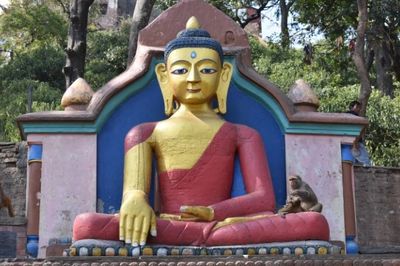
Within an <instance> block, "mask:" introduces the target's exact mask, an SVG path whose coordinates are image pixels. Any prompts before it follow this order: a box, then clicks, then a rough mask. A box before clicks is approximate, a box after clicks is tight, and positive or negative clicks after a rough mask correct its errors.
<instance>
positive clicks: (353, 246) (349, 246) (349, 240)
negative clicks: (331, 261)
mask: <svg viewBox="0 0 400 266" xmlns="http://www.w3.org/2000/svg"><path fill="white" fill-rule="evenodd" d="M354 239H355V236H352V235H349V236H346V254H358V253H359V251H360V249H359V247H358V244H357V242H356V241H355V240H354Z"/></svg>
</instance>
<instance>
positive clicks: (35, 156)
mask: <svg viewBox="0 0 400 266" xmlns="http://www.w3.org/2000/svg"><path fill="white" fill-rule="evenodd" d="M42 151H43V148H42V145H41V144H32V145H30V146H29V152H28V161H32V160H42Z"/></svg>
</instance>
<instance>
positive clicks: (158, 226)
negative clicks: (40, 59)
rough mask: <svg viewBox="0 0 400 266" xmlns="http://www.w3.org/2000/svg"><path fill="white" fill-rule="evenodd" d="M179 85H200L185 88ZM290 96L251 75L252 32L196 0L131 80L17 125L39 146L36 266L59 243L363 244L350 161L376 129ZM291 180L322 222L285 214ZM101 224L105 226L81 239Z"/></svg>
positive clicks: (275, 249)
mask: <svg viewBox="0 0 400 266" xmlns="http://www.w3.org/2000/svg"><path fill="white" fill-rule="evenodd" d="M192 16H194V17H196V18H195V19H191V21H190V20H189V18H191V17H192ZM188 20H189V22H188ZM187 22H188V23H187ZM215 25H218V27H215ZM185 28H186V30H184V31H182V30H183V29H185ZM181 31H182V32H181ZM178 32H181V33H180V35H179V36H178V37H177V34H178ZM207 34H208V35H207ZM183 38H189V39H190V38H192V39H195V40H192V39H190V40H186V39H185V40H182V39H183ZM196 38H199V39H196ZM174 40H175V41H174ZM196 42H197V43H196ZM199 42H200V44H199ZM193 43H195V45H193ZM167 44H168V45H167ZM219 44H220V45H221V46H219ZM165 47H166V48H165ZM164 51H165V54H164ZM197 60H199V61H197ZM182 62H183V63H182ZM193 69H194V70H193ZM167 70H168V71H167ZM214 74H215V77H214V76H213V75H214ZM185 75H186V76H185ZM184 76H185V79H186V81H184V84H186V85H187V84H191V85H190V86H192V85H193V84H194V85H196V84H202V85H203V86H202V88H199V87H196V86H193V87H190V88H189V89H187V88H186V87H185V88H184V90H183V92H179V88H181V87H180V86H181V85H180V84H183V83H181V82H182V81H181V78H182V77H184ZM186 85H185V86H186ZM171 88H173V89H171ZM200 89H201V90H200ZM206 89H207V91H205V90H206ZM291 92H292V95H291V96H290V97H291V98H289V97H288V96H286V95H284V94H283V93H282V92H281V90H280V89H279V88H277V87H275V86H274V85H273V84H271V83H270V82H268V81H267V80H265V79H264V78H263V77H261V76H259V75H258V74H257V73H256V72H255V71H254V70H253V69H252V67H251V63H250V47H249V44H248V41H247V37H246V34H245V32H244V31H243V30H242V29H241V28H240V27H239V26H238V25H236V24H235V23H234V22H233V21H232V20H231V19H230V18H228V17H227V16H225V15H224V14H223V13H221V12H220V11H219V10H217V9H216V8H214V7H212V6H210V5H208V4H206V3H205V2H203V1H196V0H189V1H182V2H179V3H178V4H177V5H175V6H173V7H172V8H170V9H168V10H167V11H165V12H164V13H162V14H161V15H160V16H159V17H158V18H157V19H156V20H154V21H153V22H152V23H151V24H150V25H148V26H147V27H146V28H145V29H144V30H142V31H141V33H140V36H139V45H138V52H137V55H136V58H135V61H134V62H133V64H132V65H131V66H130V67H129V68H128V69H127V70H126V71H125V72H124V73H122V74H121V75H119V76H118V77H116V78H114V79H113V80H111V81H110V82H109V83H107V84H106V85H104V87H102V88H100V89H99V90H98V91H96V92H95V93H93V92H92V91H91V89H90V86H89V85H88V84H86V83H85V82H84V81H82V80H79V81H77V83H75V84H73V85H72V86H71V87H70V88H69V89H68V91H67V92H66V94H65V95H64V97H65V98H64V99H63V103H64V107H65V110H64V111H57V112H44V113H33V114H26V115H23V116H21V117H20V118H19V120H18V121H19V125H20V128H21V132H22V133H23V134H24V136H26V138H27V140H28V143H30V144H31V145H38V144H40V145H41V147H42V148H43V149H42V158H41V163H42V176H41V188H40V191H41V195H42V197H41V207H40V210H39V211H38V212H39V218H38V220H39V221H38V224H39V230H38V235H39V247H40V249H39V256H42V257H43V256H45V255H46V249H48V247H50V246H51V245H52V244H54V243H71V244H72V247H71V248H70V249H69V250H68V252H67V253H68V255H70V256H75V255H81V256H83V255H93V256H96V255H130V256H136V255H146V254H147V255H175V254H176V255H179V254H181V255H182V254H193V255H195V254H225V253H227V254H228V253H230V254H240V253H242V254H249V253H253V254H267V253H268V254H273V253H280V254H282V253H284V254H287V253H288V252H289V253H293V254H294V253H296V254H301V253H304V254H305V253H309V254H312V253H321V254H323V253H338V252H340V249H341V247H340V246H337V245H335V244H332V243H331V242H329V241H341V242H343V243H344V242H345V238H346V236H349V235H351V236H354V234H355V232H353V231H354V230H353V231H352V230H351V223H352V222H353V223H354V220H353V221H352V219H351V218H350V219H349V217H350V216H349V215H348V214H345V210H344V207H343V206H344V200H345V199H346V200H349V197H347V198H346V195H344V192H343V178H344V177H343V175H342V167H343V165H342V163H343V161H344V160H345V159H344V157H345V156H346V154H347V153H346V151H347V150H346V149H347V147H348V146H349V145H351V143H352V141H353V139H354V137H355V136H357V135H358V134H359V132H360V130H361V129H362V127H363V126H364V125H365V124H366V123H367V122H366V120H365V119H363V118H360V117H355V116H352V115H348V114H331V113H330V114H328V113H320V112H317V111H316V108H317V103H318V102H317V100H316V99H315V95H313V94H312V91H310V90H309V89H307V88H305V86H304V84H300V85H298V86H295V87H294V88H292V90H291ZM200 93H201V94H200ZM199 95H200V96H199ZM193 106H194V107H193ZM193 108H194V109H193ZM165 113H167V115H168V116H170V118H168V116H167V115H166V114H165ZM157 121H158V122H157ZM322 147H323V148H322ZM265 154H266V156H265ZM342 154H344V155H342ZM139 166H140V167H139ZM142 166H145V167H144V168H143V167H142ZM124 169H125V170H124ZM130 173H140V174H139V175H134V176H131V174H130ZM293 175H299V176H302V177H303V179H304V181H306V182H307V184H309V185H310V186H311V187H312V190H313V192H315V194H316V195H317V196H318V200H319V202H320V203H321V204H323V206H324V207H323V210H322V213H321V214H320V213H318V212H315V211H311V212H300V213H289V214H287V215H285V217H282V216H281V215H279V214H276V211H277V210H278V209H280V208H281V207H282V206H284V205H285V204H286V199H287V186H288V181H287V178H289V177H290V176H293ZM187 176H189V177H192V178H191V179H190V178H189V179H187V180H185V178H187ZM217 177H220V178H217ZM207 178H208V179H209V180H208V181H207V180H206V179H207ZM350 178H351V177H350ZM132 180H133V181H132ZM203 181H204V182H203ZM206 181H207V182H206ZM327 183H329V184H330V185H329V187H328V186H326V184H327ZM178 184H179V185H178ZM348 185H349V184H348V183H347V186H348ZM178 188H179V190H176V189H178ZM165 191H168V193H165ZM131 192H133V193H131ZM123 195H125V196H123ZM203 195H204V196H203ZM124 197H125V198H124ZM129 198H131V199H129ZM133 201H134V202H143V203H140V205H138V206H139V208H138V209H140V210H143V209H145V210H148V212H147V213H150V214H149V216H146V215H145V216H146V217H147V218H143V223H142V225H141V226H140V228H139V229H135V228H136V227H135V223H136V222H135V220H129V219H128V218H123V219H124V220H123V222H122V226H121V218H120V215H123V216H124V217H128V216H132V215H133V214H130V213H129V211H128V212H125V211H124V208H125V207H124V206H128V207H126V209H128V210H130V209H132V208H136V207H134V206H133V205H132V204H131V203H130V202H133ZM121 204H122V205H121ZM350 204H352V202H350ZM150 210H151V211H150ZM120 212H121V214H118V213H120ZM347 212H348V213H349V212H351V210H347ZM84 213H91V214H84ZM125 213H126V215H125ZM82 214H83V215H82ZM145 216H143V217H145ZM75 217H78V220H77V222H76V224H77V225H76V226H75V227H74V237H75V240H77V241H76V242H75V243H72V231H73V221H74V219H75ZM141 217H142V216H141ZM298 219H300V220H298ZM346 219H347V220H346ZM50 220H51V221H52V222H51V224H49V221H50ZM345 221H347V222H346V224H347V225H348V226H347V227H346V228H345ZM302 222H305V224H306V226H304V227H301V226H300V227H296V223H298V224H301V223H302ZM93 224H95V225H102V224H103V225H107V226H109V227H101V228H102V229H101V230H99V227H97V228H94V229H93V231H90V230H87V231H86V232H85V230H84V228H86V229H87V228H90V226H91V225H93ZM271 224H274V226H275V227H268V226H271ZM328 224H329V227H328ZM303 225H304V224H303ZM120 226H121V227H122V229H120ZM175 227H176V228H177V229H171V228H175ZM143 228H145V230H144V229H143ZM167 228H169V229H167ZM179 228H182V229H179ZM240 228H243V229H240ZM255 228H258V229H255ZM260 228H261V229H260ZM299 228H302V229H301V230H299ZM349 228H350V229H349ZM264 229H265V230H264ZM345 229H346V230H345ZM159 230H160V231H159ZM185 230H188V232H187V233H185ZM229 230H231V231H232V230H233V231H235V232H236V233H235V234H234V233H232V232H233V231H232V232H231V231H229ZM99 231H101V232H103V233H104V234H97V233H98V232H99ZM145 231H146V233H144V232H145ZM299 231H301V232H299ZM88 232H89V233H88ZM93 232H96V233H93ZM131 232H132V233H131ZM135 232H136V233H135ZM241 232H244V233H241ZM249 232H250V233H249ZM288 232H289V233H288ZM135 234H136V235H135ZM202 234H203V235H202ZM151 235H153V236H151ZM178 236H179V237H180V238H179V237H178ZM93 239H95V240H93ZM119 240H122V241H119ZM126 244H127V245H126ZM171 245H173V247H170V246H171ZM167 246H169V247H167ZM221 246H223V247H221ZM226 246H229V247H226ZM206 247H207V248H206ZM300 249H301V251H300Z"/></svg>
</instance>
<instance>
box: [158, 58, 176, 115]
mask: <svg viewBox="0 0 400 266" xmlns="http://www.w3.org/2000/svg"><path fill="white" fill-rule="evenodd" d="M156 75H157V80H158V83H159V84H160V88H161V93H162V96H163V99H164V108H165V109H164V112H165V114H166V115H168V116H169V115H171V114H172V113H173V112H174V94H173V92H172V90H171V89H170V88H169V82H168V73H167V66H166V65H165V64H164V63H160V64H157V65H156Z"/></svg>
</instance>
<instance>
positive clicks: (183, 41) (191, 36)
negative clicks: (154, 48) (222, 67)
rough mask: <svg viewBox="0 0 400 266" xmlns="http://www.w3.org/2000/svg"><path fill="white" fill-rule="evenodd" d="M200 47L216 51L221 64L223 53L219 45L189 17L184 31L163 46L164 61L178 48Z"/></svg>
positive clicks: (194, 18) (194, 19) (195, 20)
mask: <svg viewBox="0 0 400 266" xmlns="http://www.w3.org/2000/svg"><path fill="white" fill-rule="evenodd" d="M187 47H194V48H195V47H200V48H209V49H212V50H214V51H216V52H217V53H218V55H219V58H220V60H221V64H222V62H223V57H224V52H223V51H222V47H221V44H220V43H219V42H218V41H217V40H215V39H213V38H211V36H210V34H209V33H208V32H207V31H206V30H203V29H200V24H199V22H198V20H197V19H196V17H191V18H189V19H188V21H187V22H186V29H185V30H182V31H180V32H179V33H178V35H177V37H176V39H173V40H172V41H170V42H169V43H168V44H167V45H166V46H165V52H164V60H165V62H167V59H168V56H169V54H170V53H171V52H172V51H173V50H176V49H179V48H187Z"/></svg>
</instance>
